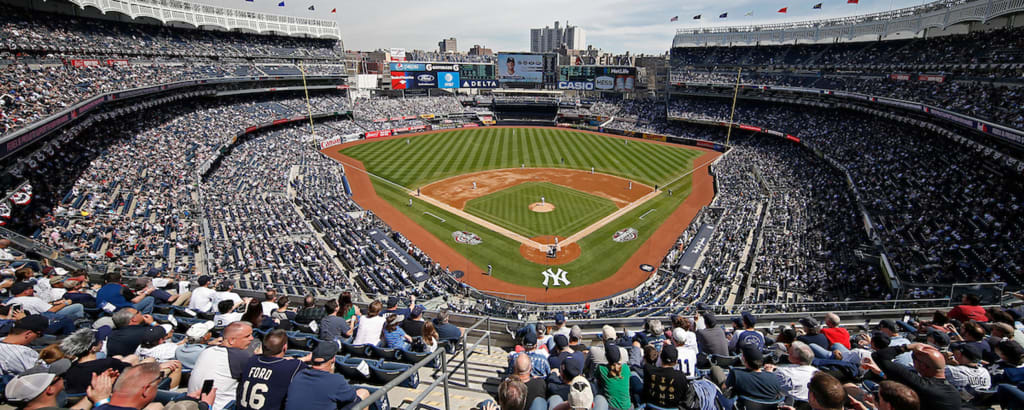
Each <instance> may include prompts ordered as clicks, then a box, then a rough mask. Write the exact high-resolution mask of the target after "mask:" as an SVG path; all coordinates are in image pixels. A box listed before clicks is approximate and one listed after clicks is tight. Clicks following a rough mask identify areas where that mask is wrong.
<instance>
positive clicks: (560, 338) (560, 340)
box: [555, 334, 569, 349]
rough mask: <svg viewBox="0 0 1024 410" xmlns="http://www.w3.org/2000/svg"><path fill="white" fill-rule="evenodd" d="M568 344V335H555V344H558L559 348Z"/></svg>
mask: <svg viewBox="0 0 1024 410" xmlns="http://www.w3.org/2000/svg"><path fill="white" fill-rule="evenodd" d="M568 345H569V338H568V337H565V335H563V334H557V335H555V346H557V347H558V349H564V348H565V347H566V346H568Z"/></svg>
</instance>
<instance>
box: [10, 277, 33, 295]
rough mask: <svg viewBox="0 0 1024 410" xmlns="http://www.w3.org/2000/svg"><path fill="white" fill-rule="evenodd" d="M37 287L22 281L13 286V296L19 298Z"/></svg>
mask: <svg viewBox="0 0 1024 410" xmlns="http://www.w3.org/2000/svg"><path fill="white" fill-rule="evenodd" d="M33 286H35V285H34V284H32V282H28V281H21V282H18V283H15V284H14V285H12V286H11V296H18V295H20V294H21V292H24V291H26V290H29V289H32V287H33Z"/></svg>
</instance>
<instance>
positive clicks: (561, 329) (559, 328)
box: [551, 312, 571, 338]
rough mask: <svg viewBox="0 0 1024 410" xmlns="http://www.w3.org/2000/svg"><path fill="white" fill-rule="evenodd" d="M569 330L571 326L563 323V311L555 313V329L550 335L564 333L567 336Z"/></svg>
mask: <svg viewBox="0 0 1024 410" xmlns="http://www.w3.org/2000/svg"><path fill="white" fill-rule="evenodd" d="M570 330H571V327H570V326H568V325H566V323H565V313H562V312H558V313H555V330H552V331H551V335H552V336H554V335H565V337H566V338H568V337H569V331H570Z"/></svg>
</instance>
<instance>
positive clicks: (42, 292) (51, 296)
mask: <svg viewBox="0 0 1024 410" xmlns="http://www.w3.org/2000/svg"><path fill="white" fill-rule="evenodd" d="M32 289H33V290H35V291H36V295H35V296H36V297H37V298H39V299H42V300H43V302H46V303H50V302H53V301H55V300H57V299H60V296H61V295H63V292H61V294H60V295H58V294H56V293H54V289H53V286H51V285H50V280H49V279H46V278H38V279H36V284H35V286H33V287H32ZM62 290H63V289H62Z"/></svg>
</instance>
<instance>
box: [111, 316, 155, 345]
mask: <svg viewBox="0 0 1024 410" xmlns="http://www.w3.org/2000/svg"><path fill="white" fill-rule="evenodd" d="M112 319H113V320H114V330H113V331H112V332H110V336H108V337H107V355H109V356H127V355H131V354H135V351H136V349H138V348H139V345H141V344H142V339H143V337H144V336H145V334H146V330H147V329H149V327H150V326H152V325H153V317H152V316H150V315H143V314H142V313H140V312H139V311H138V310H135V308H132V307H126V308H122V309H121V310H118V311H117V312H114V316H113V318H112Z"/></svg>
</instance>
